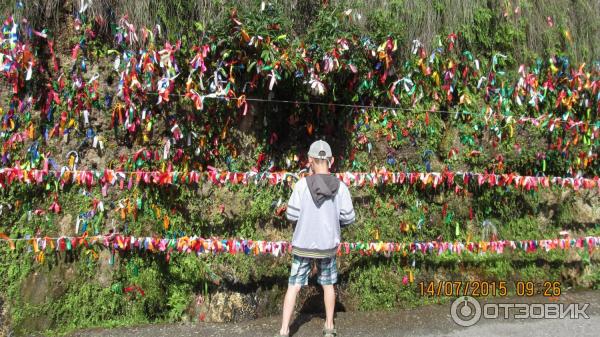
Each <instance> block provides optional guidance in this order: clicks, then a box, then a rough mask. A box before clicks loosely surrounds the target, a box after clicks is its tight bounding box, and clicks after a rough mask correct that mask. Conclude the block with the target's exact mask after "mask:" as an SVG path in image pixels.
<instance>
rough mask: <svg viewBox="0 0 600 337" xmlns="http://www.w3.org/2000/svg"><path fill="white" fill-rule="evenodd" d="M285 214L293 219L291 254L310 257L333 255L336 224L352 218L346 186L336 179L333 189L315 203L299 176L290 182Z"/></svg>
mask: <svg viewBox="0 0 600 337" xmlns="http://www.w3.org/2000/svg"><path fill="white" fill-rule="evenodd" d="M286 217H287V219H288V220H290V221H297V224H296V229H295V230H294V237H293V238H292V246H293V250H292V253H293V254H295V255H298V256H304V257H314V258H325V257H331V256H335V254H336V252H337V248H338V245H339V243H340V225H341V226H345V225H349V224H351V223H353V222H354V221H355V213H354V207H353V206H352V199H351V196H350V191H349V190H348V186H346V184H344V183H343V182H341V181H340V183H339V187H338V189H337V193H335V195H333V197H332V198H328V199H326V200H325V201H323V203H322V205H321V206H320V207H317V205H316V204H315V201H314V200H313V196H312V195H311V191H310V189H309V187H308V184H307V180H306V178H302V179H300V180H299V181H298V182H297V183H296V185H295V186H294V190H293V192H292V196H291V197H290V200H289V202H288V206H287V211H286Z"/></svg>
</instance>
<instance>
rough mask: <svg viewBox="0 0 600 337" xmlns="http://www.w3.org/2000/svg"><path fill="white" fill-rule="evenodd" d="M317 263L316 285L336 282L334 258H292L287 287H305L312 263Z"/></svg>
mask: <svg viewBox="0 0 600 337" xmlns="http://www.w3.org/2000/svg"><path fill="white" fill-rule="evenodd" d="M313 260H314V261H315V262H316V263H317V270H318V277H317V283H318V284H321V285H331V284H335V283H336V282H337V262H336V258H335V256H333V257H327V258H323V259H317V258H312V257H302V256H297V255H294V256H293V261H292V269H291V271H290V278H289V280H288V284H289V285H300V286H305V285H307V284H308V276H309V275H310V271H311V269H312V263H311V262H312V261H313Z"/></svg>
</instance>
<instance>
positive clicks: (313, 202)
mask: <svg viewBox="0 0 600 337" xmlns="http://www.w3.org/2000/svg"><path fill="white" fill-rule="evenodd" d="M308 162H309V165H310V168H311V171H312V173H313V174H312V175H310V176H308V177H306V178H302V179H300V180H299V181H298V182H297V183H296V185H295V186H294V190H293V192H292V196H291V197H290V200H289V202H288V205H287V211H286V217H287V218H288V220H290V221H295V222H297V223H296V229H295V230H294V237H293V238H292V254H293V262H292V268H291V272H290V278H289V281H288V289H287V292H286V294H285V299H284V302H283V315H282V316H283V317H282V323H281V330H280V331H279V335H277V336H280V337H282V336H288V335H289V325H290V320H291V318H292V313H293V311H294V305H295V304H296V296H297V295H298V292H299V291H300V288H301V287H302V286H304V285H307V284H308V274H309V272H310V269H311V264H312V263H315V264H316V265H317V270H318V278H317V282H318V283H319V284H321V285H322V286H323V294H324V301H325V313H326V320H325V326H324V329H323V335H324V336H326V337H335V336H336V330H335V328H334V325H333V313H334V307H335V290H334V288H333V285H334V284H335V283H336V282H337V264H336V257H335V256H336V252H337V247H338V245H339V243H340V226H346V225H349V224H351V223H352V222H354V220H355V215H354V208H353V207H352V199H351V197H350V191H349V190H348V187H347V186H346V184H344V183H343V182H341V181H340V180H339V179H337V178H336V177H334V176H332V175H331V174H330V172H329V169H330V168H331V165H332V164H333V156H332V154H331V147H330V146H329V144H327V143H326V142H324V141H322V140H318V141H316V142H314V143H312V145H311V146H310V149H309V151H308Z"/></svg>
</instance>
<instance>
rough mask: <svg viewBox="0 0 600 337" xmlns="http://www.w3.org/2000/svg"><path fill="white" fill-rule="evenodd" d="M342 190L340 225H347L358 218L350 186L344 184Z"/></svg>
mask: <svg viewBox="0 0 600 337" xmlns="http://www.w3.org/2000/svg"><path fill="white" fill-rule="evenodd" d="M344 187H345V188H342V189H341V190H340V192H341V195H340V197H341V198H340V226H342V227H345V226H347V225H349V224H351V223H353V222H354V221H355V220H356V214H355V213H354V207H353V206H352V198H351V196H350V191H349V190H348V187H346V186H344Z"/></svg>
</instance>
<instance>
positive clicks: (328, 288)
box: [323, 284, 335, 329]
mask: <svg viewBox="0 0 600 337" xmlns="http://www.w3.org/2000/svg"><path fill="white" fill-rule="evenodd" d="M323 297H324V300H325V328H326V329H333V313H334V311H335V290H334V289H333V285H332V284H329V285H323Z"/></svg>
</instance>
